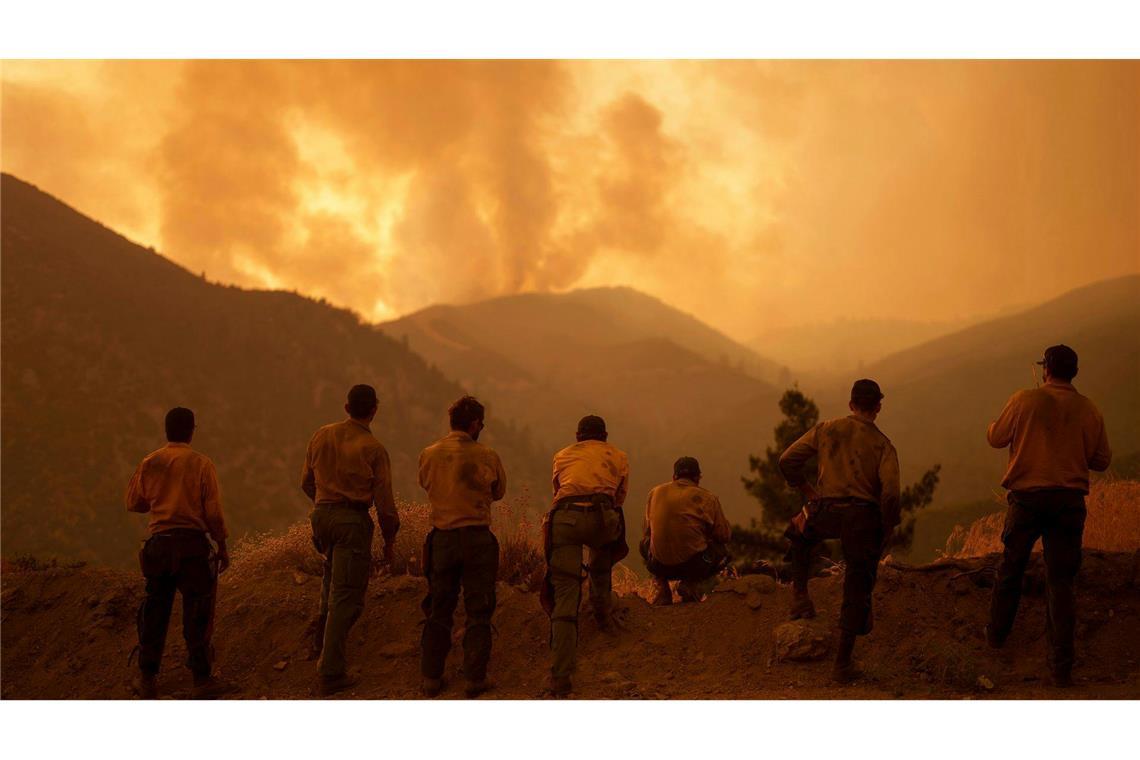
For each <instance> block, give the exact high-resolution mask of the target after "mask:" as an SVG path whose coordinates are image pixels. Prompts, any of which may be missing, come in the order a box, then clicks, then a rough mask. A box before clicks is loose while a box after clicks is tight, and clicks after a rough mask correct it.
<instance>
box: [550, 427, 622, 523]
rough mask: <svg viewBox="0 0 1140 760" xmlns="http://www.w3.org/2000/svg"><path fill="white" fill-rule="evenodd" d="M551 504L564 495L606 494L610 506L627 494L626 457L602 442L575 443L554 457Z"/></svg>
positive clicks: (615, 504) (618, 503) (617, 505)
mask: <svg viewBox="0 0 1140 760" xmlns="http://www.w3.org/2000/svg"><path fill="white" fill-rule="evenodd" d="M551 483H552V485H553V486H554V501H555V502H558V500H559V499H563V498H565V497H567V496H588V495H590V494H595V493H604V494H609V495H610V496H611V497H613V500H614V506H616V507H620V506H622V505H623V504H625V497H626V494H627V493H628V492H629V457H627V456H626V454H625V452H624V451H622V450H621V449H619V448H617V447H616V446H612V445H610V444H609V443H606V442H605V441H579V442H578V443H575V444H572V445H570V446H567V447H566V448H564V449H562V450H561V451H559V452H558V453H557V454H555V455H554V475H553V477H552V479H551Z"/></svg>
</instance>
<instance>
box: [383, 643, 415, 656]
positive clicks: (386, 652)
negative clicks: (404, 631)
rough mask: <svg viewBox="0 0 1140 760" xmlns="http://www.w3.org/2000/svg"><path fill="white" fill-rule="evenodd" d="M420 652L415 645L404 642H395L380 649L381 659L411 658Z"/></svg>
mask: <svg viewBox="0 0 1140 760" xmlns="http://www.w3.org/2000/svg"><path fill="white" fill-rule="evenodd" d="M418 651H419V648H418V647H417V646H416V645H415V644H410V643H408V642H404V641H393V642H391V643H390V644H385V645H384V646H382V647H380V656H381V657H411V656H412V655H414V654H416V653H417V652H418Z"/></svg>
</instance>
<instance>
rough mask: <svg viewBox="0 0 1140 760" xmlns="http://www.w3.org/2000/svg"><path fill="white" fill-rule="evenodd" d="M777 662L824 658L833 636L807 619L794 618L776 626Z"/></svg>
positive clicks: (808, 660)
mask: <svg viewBox="0 0 1140 760" xmlns="http://www.w3.org/2000/svg"><path fill="white" fill-rule="evenodd" d="M773 635H774V637H775V639H776V651H775V655H776V661H777V662H785V661H791V662H810V661H812V660H822V659H823V658H824V657H826V656H827V653H828V650H830V649H831V636H830V635H829V634H828V633H827V632H826V631H825V630H823V629H822V628H820V627H818V626H815V625H812V624H811V623H810V622H808V621H806V620H793V621H791V622H788V623H783V624H781V625H778V626H776V629H775V630H774V631H773Z"/></svg>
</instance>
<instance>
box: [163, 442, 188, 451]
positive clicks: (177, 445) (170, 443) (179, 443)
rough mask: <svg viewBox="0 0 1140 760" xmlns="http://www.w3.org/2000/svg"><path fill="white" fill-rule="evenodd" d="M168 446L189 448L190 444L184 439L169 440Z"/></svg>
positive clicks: (171, 447) (170, 447) (169, 447)
mask: <svg viewBox="0 0 1140 760" xmlns="http://www.w3.org/2000/svg"><path fill="white" fill-rule="evenodd" d="M166 448H168V449H188V448H190V444H188V443H183V442H182V441H167V442H166Z"/></svg>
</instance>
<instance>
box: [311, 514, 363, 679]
mask: <svg viewBox="0 0 1140 760" xmlns="http://www.w3.org/2000/svg"><path fill="white" fill-rule="evenodd" d="M309 521H310V522H311V523H312V526H313V545H314V546H315V547H316V548H317V551H318V552H320V553H321V554H322V555H324V558H325V573H324V581H323V583H322V585H321V610H320V620H321V621H322V622H323V628H324V635H323V636H322V637H321V642H322V644H321V659H320V662H319V663H318V664H317V672H318V673H319V674H320V675H321V676H323V677H327V678H334V677H336V676H339V675H343V674H344V672H345V669H346V667H347V665H346V662H345V648H346V645H347V643H348V632H349V631H350V630H351V629H352V626H353V624H355V623H356V621H357V619H359V618H360V614H361V613H362V612H364V593H365V591H367V589H368V576H369V574H370V572H371V569H372V533H373V530H374V527H373V524H372V517H371V516H370V515H369V514H368V512H367V511H365V510H362V509H356V508H353V507H347V506H330V507H326V506H318V507H316V508H315V509H314V510H313V512H312V514H311V515H309ZM317 635H318V636H321V634H320V633H319V632H318V634H317Z"/></svg>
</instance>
